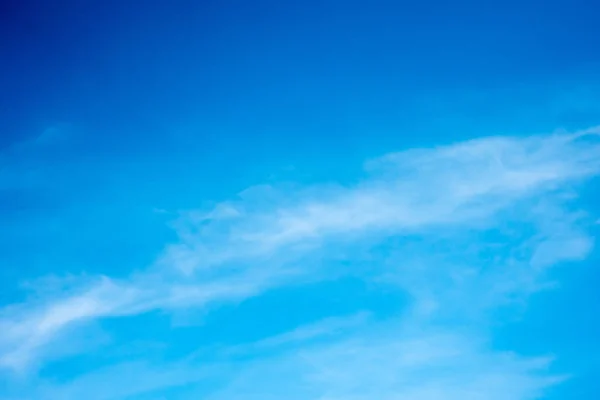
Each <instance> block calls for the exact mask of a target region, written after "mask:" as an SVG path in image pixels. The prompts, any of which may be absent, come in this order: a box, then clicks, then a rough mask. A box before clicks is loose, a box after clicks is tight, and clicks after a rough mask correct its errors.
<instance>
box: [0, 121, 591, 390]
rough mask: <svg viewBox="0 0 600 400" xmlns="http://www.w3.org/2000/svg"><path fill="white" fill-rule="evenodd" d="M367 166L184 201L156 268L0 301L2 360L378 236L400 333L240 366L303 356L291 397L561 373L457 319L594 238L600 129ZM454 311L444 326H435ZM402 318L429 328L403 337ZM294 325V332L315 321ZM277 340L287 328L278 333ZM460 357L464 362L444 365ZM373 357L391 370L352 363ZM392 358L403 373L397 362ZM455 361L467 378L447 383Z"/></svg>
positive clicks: (407, 154)
mask: <svg viewBox="0 0 600 400" xmlns="http://www.w3.org/2000/svg"><path fill="white" fill-rule="evenodd" d="M366 171H367V172H366V176H365V177H364V178H363V179H362V180H361V181H359V182H358V183H356V184H355V185H354V186H350V187H342V186H337V185H331V184H329V185H315V186H312V187H307V188H296V189H294V190H284V189H279V188H276V187H272V186H259V187H256V188H252V189H250V190H247V191H245V192H242V193H241V194H240V195H239V196H238V198H237V199H236V200H233V201H229V202H224V203H222V204H219V205H217V206H216V207H215V208H214V209H212V210H209V211H190V212H183V213H181V216H180V218H179V219H178V220H177V221H175V223H174V227H175V229H176V231H177V233H178V237H179V241H178V242H177V243H174V244H171V245H168V246H167V247H166V248H165V249H164V252H163V254H162V255H161V257H160V258H159V259H158V260H157V261H156V263H155V264H154V265H152V266H149V267H148V269H147V270H145V271H137V272H135V273H132V274H131V275H130V276H129V277H128V278H126V279H114V278H111V277H106V276H103V277H91V278H86V279H82V280H81V282H76V283H75V284H74V285H71V286H70V287H69V288H68V289H64V290H63V289H61V288H58V289H57V290H55V291H54V292H56V293H55V294H53V295H44V296H42V297H37V298H35V297H34V298H32V299H31V300H30V301H27V302H25V303H22V304H15V305H9V306H6V307H4V308H3V309H2V310H1V314H0V366H2V367H5V368H7V369H9V370H15V371H21V372H26V371H27V370H28V369H30V367H31V366H34V365H36V364H39V363H41V362H43V361H44V359H45V358H47V357H48V352H47V348H48V347H51V344H52V343H54V342H55V341H56V340H58V338H60V337H63V336H65V335H71V334H73V331H76V330H77V329H78V327H80V326H85V325H86V324H87V323H90V322H91V321H94V320H99V319H106V318H124V317H128V316H133V315H138V314H143V313H148V312H152V311H156V310H161V311H172V310H176V309H181V308H191V307H207V306H212V305H215V304H218V303H223V302H230V301H240V300H243V299H246V298H249V297H252V296H256V295H259V294H260V293H262V292H264V291H266V290H269V289H271V288H274V287H284V286H285V285H288V284H293V283H295V282H298V280H302V279H305V278H308V279H319V277H322V276H326V275H327V274H328V273H329V271H328V269H327V262H325V261H326V260H327V259H328V258H330V257H334V256H333V254H335V257H337V256H338V255H339V254H338V253H339V252H340V251H341V250H340V249H350V250H351V251H356V252H359V253H360V252H363V253H361V254H363V255H364V254H366V253H369V252H371V251H373V249H374V248H375V247H377V246H381V245H382V244H384V245H385V252H386V256H385V257H382V256H376V258H375V263H376V266H373V267H372V271H371V272H370V273H369V274H368V277H364V278H365V279H371V280H373V281H374V282H386V284H390V285H393V286H395V287H397V288H398V290H402V291H404V292H406V293H408V294H410V295H411V298H412V299H413V305H412V308H411V311H410V312H409V314H408V315H404V316H403V317H402V318H404V320H403V322H400V323H399V324H400V325H401V326H402V328H395V327H394V328H386V329H387V330H388V331H391V332H400V333H399V335H395V334H391V335H388V336H387V337H385V338H383V339H377V340H378V341H379V342H380V343H381V344H380V345H379V346H375V347H373V348H371V347H369V346H368V345H366V344H365V343H366V342H365V341H366V340H369V339H368V338H369V337H370V336H369V335H374V334H372V333H368V334H367V333H364V332H361V333H360V334H359V336H357V337H355V338H354V339H352V340H350V339H349V340H347V341H344V340H342V341H340V342H339V343H338V344H332V345H330V346H329V347H320V348H318V351H317V350H315V349H312V350H310V351H309V352H308V353H302V352H300V353H299V354H302V355H288V356H282V357H280V358H279V359H278V361H276V362H275V361H273V362H272V363H269V362H267V363H264V364H258V365H259V366H252V367H248V370H244V371H245V372H244V373H243V374H242V375H240V378H239V379H242V380H243V379H246V378H244V377H243V376H244V374H246V373H247V374H249V375H248V376H253V374H254V372H252V371H254V369H255V368H257V369H258V370H259V371H262V368H266V369H269V368H279V366H281V365H284V364H285V365H288V364H290V363H291V364H290V365H292V364H293V366H294V368H296V367H297V366H298V365H304V367H302V368H303V370H302V371H303V374H306V375H302V376H304V377H305V378H306V379H308V380H309V381H310V382H311V383H310V385H308V387H310V388H311V389H310V393H308V392H307V393H304V396H300V395H299V396H298V398H315V399H317V398H318V399H323V400H324V399H328V400H336V399H342V398H343V399H357V400H358V399H360V400H362V399H368V398H381V399H386V400H387V399H390V400H392V399H396V398H403V399H415V400H417V399H418V400H427V399H433V398H439V395H440V394H441V393H446V394H448V393H451V394H452V395H447V396H446V397H445V398H450V399H454V398H457V399H458V398H462V399H480V398H484V397H482V396H483V393H484V392H487V393H490V390H491V391H494V390H496V389H494V388H497V389H498V390H499V389H500V388H502V387H505V386H506V383H507V380H510V382H511V384H512V383H514V382H517V383H518V385H517V386H515V387H514V389H513V391H514V393H512V392H511V393H512V394H511V393H508V394H511V396H512V397H511V396H508V394H506V395H504V397H502V396H500V395H497V397H485V398H494V399H496V398H498V399H508V398H512V399H528V398H532V399H533V398H535V397H534V396H535V393H538V391H539V390H541V389H542V388H543V387H545V386H547V385H550V384H551V383H553V382H556V381H558V378H552V377H551V378H540V380H537V379H533V378H531V379H530V371H538V370H540V369H542V370H543V369H544V368H545V367H546V366H547V362H548V361H547V360H546V359H539V360H537V359H535V360H529V359H521V358H519V357H518V356H516V355H503V354H499V353H494V352H491V351H490V350H489V349H487V348H486V347H485V346H484V345H481V346H479V345H478V344H473V343H467V342H468V341H469V340H470V339H471V338H470V336H468V335H474V334H473V333H472V332H471V333H469V334H468V335H467V337H465V336H464V335H463V334H462V333H461V332H459V331H456V325H457V321H461V322H462V323H466V322H465V321H472V320H477V321H479V322H481V321H482V319H481V318H485V317H482V315H483V314H485V313H486V312H488V311H489V310H493V309H494V308H496V307H498V306H501V305H505V304H507V303H510V302H513V301H515V300H519V299H522V298H524V297H526V296H527V295H528V294H529V293H531V292H532V291H535V290H538V289H540V288H541V287H543V286H544V284H545V283H546V281H544V279H542V278H543V277H544V276H545V275H544V273H545V269H546V268H547V267H548V266H551V265H553V264H556V263H559V262H562V261H569V260H578V259H581V258H584V257H585V256H586V255H587V254H588V253H589V251H590V250H591V248H592V244H593V240H592V238H590V237H589V235H588V234H587V233H586V225H588V224H591V223H593V219H592V222H590V221H589V218H587V216H586V215H584V214H581V213H579V212H578V211H577V210H576V209H574V207H573V204H574V202H575V201H576V197H577V196H576V193H577V190H576V188H577V185H579V184H582V183H584V182H585V181H586V180H587V179H591V178H593V177H595V176H596V175H597V174H598V173H600V128H598V127H596V128H591V129H588V130H585V131H581V132H576V133H567V132H563V133H556V134H549V135H537V136H529V137H492V138H482V139H476V140H472V141H467V142H462V143H457V144H452V145H446V146H442V147H438V148H431V149H417V150H407V151H403V152H399V153H393V154H388V155H386V156H384V157H382V158H380V159H376V160H372V161H370V162H368V163H367V164H366ZM390 240H396V242H392V243H390ZM324 260H325V261H324ZM338 273H339V271H338ZM349 273H357V272H352V271H349ZM398 318H399V319H402V318H400V317H398ZM452 319H454V324H452V326H451V327H445V326H444V327H443V328H441V327H440V326H441V325H440V324H442V321H448V320H452ZM482 324H484V325H483V326H485V323H482ZM406 325H410V326H412V328H410V329H412V330H416V331H419V332H420V333H419V334H420V335H421V339H414V337H415V336H413V335H412V334H410V335H409V336H408V337H406V336H405V333H404V330H406V329H408V328H406V327H405V326H406ZM442 325H443V324H442ZM385 326H387V325H385ZM465 326H470V325H468V324H467V325H465ZM426 327H428V328H427V330H425V331H422V330H423V329H426ZM410 329H409V330H410ZM367 331H368V332H371V331H370V330H367ZM440 331H441V332H442V333H443V335H442V337H439V336H438V332H440ZM299 332H300V333H298V332H296V333H295V334H294V333H290V334H289V337H296V336H298V335H300V338H302V337H303V336H302V332H305V333H306V332H308V333H306V335H308V337H312V336H318V335H320V334H321V333H322V332H321V330H317V331H310V330H307V331H299ZM311 332H312V333H311ZM475 336H477V335H475ZM289 337H288V339H289ZM284 338H285V337H284ZM278 340H279V341H281V340H287V339H282V338H281V337H279V338H274V339H271V341H272V342H274V343H277V341H278ZM415 340H417V342H415ZM266 343H269V342H268V341H267V342H266ZM420 345H422V346H425V347H428V346H429V347H428V348H429V349H430V350H431V351H432V352H433V353H432V355H431V359H432V360H433V362H430V361H429V359H427V360H422V359H418V360H416V361H415V360H414V359H410V356H409V354H410V353H411V351H413V350H410V349H415V348H416V349H419V346H420ZM409 350H410V351H409ZM446 350H447V351H450V352H451V354H446ZM453 351H457V352H453ZM440 352H441V353H440ZM426 353H427V351H424V352H420V354H421V355H420V356H419V357H421V356H422V354H426ZM349 354H354V355H355V356H356V357H355V358H353V360H355V361H353V362H354V364H352V367H351V368H350V369H349V370H348V373H347V374H346V375H345V376H339V375H337V374H339V372H336V371H337V370H336V368H338V367H333V366H331V367H330V366H329V364H331V363H333V364H336V365H338V364H347V362H346V361H345V360H346V357H349ZM407 354H408V355H407ZM55 356H56V355H55ZM352 357H354V356H352ZM362 358H364V362H363V361H360V360H361V359H362ZM379 358H382V359H381V360H379ZM306 363H308V364H306ZM451 364H455V368H456V371H457V372H456V374H458V375H456V374H455V375H447V374H448V372H447V370H448V368H449V365H451ZM307 365H310V368H309V367H308V366H307ZM364 365H372V366H373V368H375V369H377V368H380V367H381V368H385V366H388V367H387V368H389V370H386V371H379V370H378V371H376V372H373V376H371V377H369V378H364V377H363V378H359V376H361V372H360V368H361V367H364ZM476 365H483V366H484V367H483V369H482V370H481V373H480V374H479V375H477V376H476V377H473V376H471V375H469V373H472V372H473V370H474V369H476V368H475V366H476ZM290 368H291V367H290ZM430 368H433V370H430ZM391 371H400V372H398V373H394V376H393V377H392V376H390V374H391V373H392V372H391ZM465 371H466V372H465ZM261 373H262V372H261ZM461 374H462V375H461ZM375 375H377V376H380V377H381V378H377V379H375V378H374V376H375ZM396 375H401V376H402V379H400V378H399V377H398V376H396ZM457 376H460V377H461V379H463V381H460V382H463V383H462V384H456V383H451V382H452V381H454V382H456V380H455V378H456V377H457ZM426 377H428V378H426ZM473 378H475V379H474V380H473ZM248 379H250V381H251V378H248ZM287 379H289V378H287ZM303 379H304V378H303ZM423 379H425V382H426V384H425V385H423V382H424V381H423ZM282 381H285V379H283V378H282ZM467 381H469V382H470V383H468V384H467V383H466V382H467ZM244 382H245V381H244ZM361 382H362V383H361ZM419 382H421V383H419ZM236 385H238V383H235V382H234V384H232V386H231V387H230V388H229V389H226V390H225V392H223V393H228V395H227V396H226V395H223V396H224V397H222V398H229V399H235V398H252V397H248V396H246V397H244V396H241V395H237V394H235V393H238V392H235V393H234V392H232V391H234V390H237V389H235V388H236V387H237V386H236ZM239 385H241V386H240V387H243V386H244V385H246V383H243V384H239ZM361 385H362V386H361ZM448 385H450V386H448ZM282 390H283V389H282ZM274 391H276V390H275V389H274ZM240 393H241V392H240ZM393 393H395V394H393ZM263 395H264V393H263ZM236 396H237V397H236ZM106 398H109V397H106ZM217 398H220V397H217ZM256 398H261V399H264V398H268V397H261V396H258V397H256Z"/></svg>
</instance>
